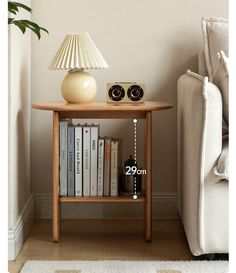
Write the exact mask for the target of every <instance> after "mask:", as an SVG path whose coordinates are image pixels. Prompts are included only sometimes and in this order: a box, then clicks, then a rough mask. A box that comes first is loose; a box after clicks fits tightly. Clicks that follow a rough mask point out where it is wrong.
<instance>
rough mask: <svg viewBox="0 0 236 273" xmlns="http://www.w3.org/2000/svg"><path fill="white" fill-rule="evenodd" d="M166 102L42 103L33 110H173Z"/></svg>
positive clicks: (33, 105)
mask: <svg viewBox="0 0 236 273" xmlns="http://www.w3.org/2000/svg"><path fill="white" fill-rule="evenodd" d="M172 107H173V105H172V104H169V103H166V102H154V101H146V102H144V103H140V104H135V105H134V104H130V103H124V104H113V103H106V102H91V103H67V102H41V103H33V104H32V108H34V109H39V110H49V111H133V110H134V111H141V112H147V111H159V110H165V109H169V108H172Z"/></svg>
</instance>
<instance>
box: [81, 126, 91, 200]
mask: <svg viewBox="0 0 236 273" xmlns="http://www.w3.org/2000/svg"><path fill="white" fill-rule="evenodd" d="M90 137H91V131H90V127H89V126H86V125H85V126H84V127H83V196H90Z"/></svg>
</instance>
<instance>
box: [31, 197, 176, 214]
mask: <svg viewBox="0 0 236 273" xmlns="http://www.w3.org/2000/svg"><path fill="white" fill-rule="evenodd" d="M34 197H35V218H38V219H50V218H52V195H51V194H35V195H34ZM61 208H62V209H61V217H62V218H63V219H85V218H88V219H103V218H117V217H120V218H128V217H136V218H140V217H142V215H143V206H142V204H100V203H99V204H93V203H89V204H63V205H62V206H61ZM152 210H153V218H165V219H176V218H179V215H178V210H177V195H176V193H154V194H153V206H152Z"/></svg>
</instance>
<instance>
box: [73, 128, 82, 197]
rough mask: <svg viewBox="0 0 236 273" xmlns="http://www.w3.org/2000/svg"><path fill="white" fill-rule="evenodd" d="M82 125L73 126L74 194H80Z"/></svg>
mask: <svg viewBox="0 0 236 273" xmlns="http://www.w3.org/2000/svg"><path fill="white" fill-rule="evenodd" d="M82 164H83V162H82V126H76V127H75V196H82V194H83V192H82V182H83V180H82Z"/></svg>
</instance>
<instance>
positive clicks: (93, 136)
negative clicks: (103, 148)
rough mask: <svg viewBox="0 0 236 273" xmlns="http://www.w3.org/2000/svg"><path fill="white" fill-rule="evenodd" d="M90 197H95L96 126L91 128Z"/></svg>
mask: <svg viewBox="0 0 236 273" xmlns="http://www.w3.org/2000/svg"><path fill="white" fill-rule="evenodd" d="M90 150H91V168H90V178H91V189H90V190H91V196H97V195H98V191H97V185H98V184H97V183H98V181H97V174H98V126H91V147H90Z"/></svg>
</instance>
